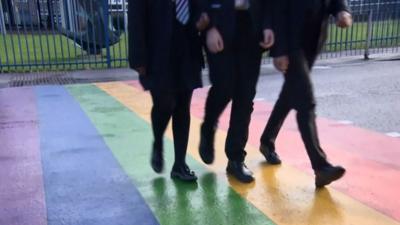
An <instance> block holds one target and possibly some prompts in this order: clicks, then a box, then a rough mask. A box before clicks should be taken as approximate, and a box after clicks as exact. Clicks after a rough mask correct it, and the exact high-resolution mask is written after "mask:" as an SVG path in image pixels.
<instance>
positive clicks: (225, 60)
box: [203, 46, 234, 132]
mask: <svg viewBox="0 0 400 225" xmlns="http://www.w3.org/2000/svg"><path fill="white" fill-rule="evenodd" d="M231 58H232V56H231V52H230V49H229V46H227V49H226V50H224V51H223V52H221V53H218V54H211V53H208V61H209V67H210V81H211V84H212V86H211V88H210V90H209V91H208V96H207V100H206V105H205V115H204V122H203V128H204V129H205V131H207V132H212V131H213V130H214V128H215V127H216V126H217V124H218V119H219V117H220V116H221V114H222V112H223V111H224V109H225V108H226V106H227V105H228V103H229V102H230V100H231V99H232V93H233V84H234V79H233V78H234V77H233V74H232V73H233V69H231V68H230V67H231V64H232V62H231Z"/></svg>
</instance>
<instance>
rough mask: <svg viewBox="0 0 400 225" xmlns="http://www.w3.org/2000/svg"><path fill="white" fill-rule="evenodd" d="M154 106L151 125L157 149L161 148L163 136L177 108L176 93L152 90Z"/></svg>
mask: <svg viewBox="0 0 400 225" xmlns="http://www.w3.org/2000/svg"><path fill="white" fill-rule="evenodd" d="M150 93H151V97H152V99H153V107H152V109H151V126H152V128H153V135H154V146H155V149H158V150H161V149H162V145H163V137H164V133H165V130H166V129H167V126H168V122H169V120H170V119H171V116H172V113H173V111H174V108H175V104H176V103H175V95H174V94H173V93H169V92H157V91H151V92H150Z"/></svg>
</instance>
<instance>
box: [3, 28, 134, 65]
mask: <svg viewBox="0 0 400 225" xmlns="http://www.w3.org/2000/svg"><path fill="white" fill-rule="evenodd" d="M126 49H127V45H126V38H125V35H121V39H120V41H119V42H118V43H117V44H115V45H113V46H111V47H110V56H111V59H117V61H112V62H111V66H112V67H125V66H127V63H126V61H119V59H126V58H127V54H126ZM106 55H107V51H106V49H103V50H102V54H101V55H97V56H95V55H88V54H87V53H86V52H85V51H84V50H81V49H80V47H79V46H77V45H75V43H74V42H73V41H72V40H70V39H68V38H66V37H64V36H63V35H59V34H55V35H53V34H48V35H44V34H42V35H39V34H34V35H33V34H26V35H25V34H21V35H17V34H7V35H0V62H1V65H16V64H17V65H19V64H24V65H28V64H36V65H39V66H32V67H29V66H24V67H15V66H11V67H9V68H8V67H4V68H3V71H2V72H13V71H16V72H19V71H31V70H32V71H43V70H76V69H89V68H90V69H100V68H107V64H106V60H107V58H106ZM43 64H50V65H43Z"/></svg>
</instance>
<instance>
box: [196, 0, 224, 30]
mask: <svg viewBox="0 0 400 225" xmlns="http://www.w3.org/2000/svg"><path fill="white" fill-rule="evenodd" d="M200 1H201V6H202V8H203V9H204V10H205V12H207V14H208V17H209V18H210V23H209V24H208V27H207V28H206V30H208V29H210V28H212V27H214V26H219V25H220V23H221V21H220V19H219V17H220V16H221V13H222V10H223V5H224V4H223V0H200Z"/></svg>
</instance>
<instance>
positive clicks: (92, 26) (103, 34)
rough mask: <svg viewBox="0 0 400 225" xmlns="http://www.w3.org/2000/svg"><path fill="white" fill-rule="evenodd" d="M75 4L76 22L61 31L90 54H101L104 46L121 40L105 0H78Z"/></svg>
mask: <svg viewBox="0 0 400 225" xmlns="http://www.w3.org/2000/svg"><path fill="white" fill-rule="evenodd" d="M74 3H75V4H73V8H74V15H73V16H74V20H73V21H74V23H73V26H71V27H70V28H69V29H65V28H62V29H61V33H62V34H63V35H65V36H66V37H68V38H69V39H70V40H72V41H73V42H75V43H76V44H77V45H79V46H80V47H81V48H82V49H83V50H85V51H86V52H87V53H88V54H96V55H97V54H100V53H101V50H102V49H103V48H106V47H107V46H112V45H114V44H116V43H118V42H119V40H120V36H121V32H119V31H116V30H115V29H114V26H113V25H112V23H111V20H110V19H109V17H108V16H107V13H108V12H107V11H105V10H107V9H105V8H104V7H107V4H104V0H76V1H74Z"/></svg>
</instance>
